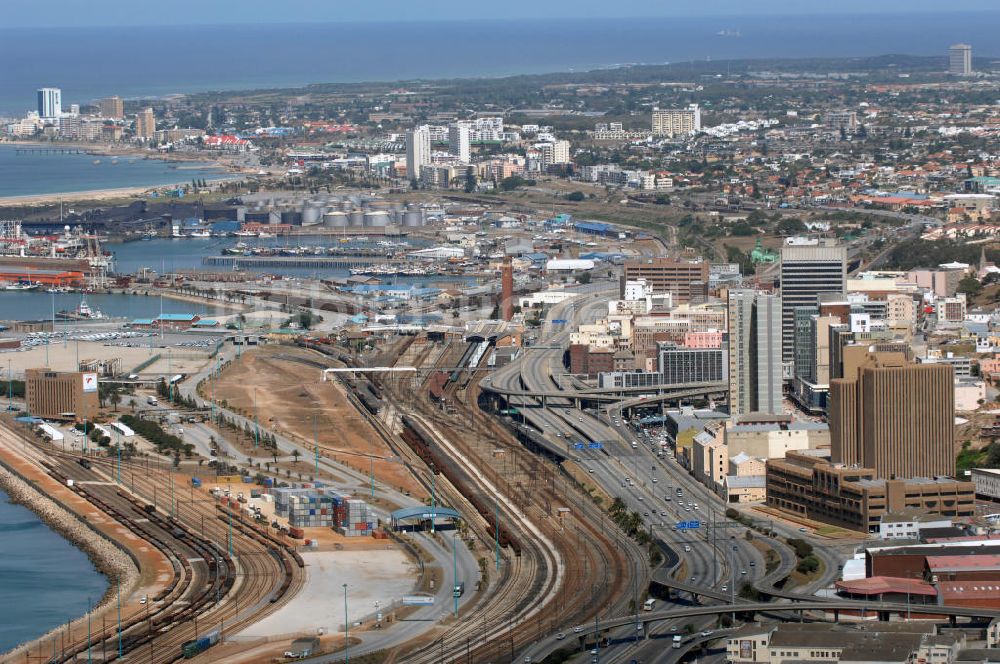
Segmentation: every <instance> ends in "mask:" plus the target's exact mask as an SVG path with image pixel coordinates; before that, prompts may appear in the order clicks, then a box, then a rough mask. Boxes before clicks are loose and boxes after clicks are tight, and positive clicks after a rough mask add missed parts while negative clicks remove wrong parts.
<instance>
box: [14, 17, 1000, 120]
mask: <svg viewBox="0 0 1000 664" xmlns="http://www.w3.org/2000/svg"><path fill="white" fill-rule="evenodd" d="M748 4H749V3H748ZM998 20H1000V12H997V11H991V12H978V13H976V12H952V13H948V12H941V13H933V14H930V13H917V12H915V13H907V14H866V15H863V16H851V15H838V16H802V15H798V16H733V17H727V18H725V19H719V18H655V19H614V18H610V19H599V20H598V19H574V18H573V17H567V18H566V19H565V20H558V21H556V20H537V19H535V20H532V19H528V20H516V21H515V20H500V21H497V20H492V21H485V20H477V21H447V22H418V23H402V22H399V23H393V22H383V23H340V24H323V23H319V24H317V23H311V24H302V25H294V24H266V25H249V26H248V25H218V26H197V27H184V26H181V27H174V26H157V27H152V26H151V27H117V28H73V29H70V28H60V29H41V28H40V29H8V30H3V29H0V66H2V67H3V72H4V73H3V85H0V114H3V113H7V114H19V113H23V112H24V111H26V110H28V109H31V108H34V103H35V102H34V99H35V90H36V89H37V88H39V87H43V86H56V87H61V88H62V90H63V105H64V106H68V105H69V104H71V103H85V102H87V101H89V100H93V99H97V98H100V97H102V96H107V95H112V94H118V95H122V96H124V97H128V98H135V97H149V96H162V95H169V94H175V93H184V92H197V91H205V90H223V89H225V90H233V89H244V88H258V87H288V86H296V85H304V84H309V83H332V82H357V81H374V80H382V81H392V80H403V79H412V78H441V77H453V76H455V77H458V76H461V77H476V76H503V75H510V74H519V73H540V72H553V71H566V70H571V69H578V70H579V69H589V68H595V67H604V66H613V65H619V64H624V63H649V64H656V63H664V62H678V61H689V60H704V59H705V58H712V59H713V60H719V59H728V58H770V57H787V58H797V57H814V56H815V57H823V56H837V57H850V56H865V55H881V54H888V53H905V54H912V55H940V56H944V55H945V54H946V53H947V48H948V46H949V44H952V43H954V42H956V41H964V42H967V43H969V44H971V45H972V46H973V49H974V50H973V53H974V55H977V56H991V55H992V56H998V55H1000V31H997V30H996V26H997V24H998ZM722 30H731V31H739V32H740V34H741V36H740V37H738V38H737V37H720V36H718V35H717V34H716V33H718V32H719V31H722Z"/></svg>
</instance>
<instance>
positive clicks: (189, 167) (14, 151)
mask: <svg viewBox="0 0 1000 664" xmlns="http://www.w3.org/2000/svg"><path fill="white" fill-rule="evenodd" d="M21 147H28V146H15V145H0V198H2V197H5V196H36V195H42V194H62V193H69V192H76V191H99V190H102V189H122V188H131V187H155V186H161V185H167V184H187V183H190V182H191V180H196V179H198V180H200V179H205V180H217V179H221V178H226V177H228V176H227V174H226V172H225V171H224V170H221V169H219V168H215V167H213V166H212V164H208V163H188V162H172V161H164V160H162V159H143V158H141V157H133V156H121V157H117V158H115V157H108V156H95V155H91V154H83V153H79V154H77V153H61V152H52V153H50V152H31V151H27V152H25V151H19V150H20V148H21ZM38 147H45V146H44V145H39V146H38ZM57 147H58V146H57ZM95 162H96V163H95Z"/></svg>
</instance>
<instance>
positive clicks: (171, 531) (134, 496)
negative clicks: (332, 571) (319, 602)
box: [37, 447, 304, 664]
mask: <svg viewBox="0 0 1000 664" xmlns="http://www.w3.org/2000/svg"><path fill="white" fill-rule="evenodd" d="M38 450H39V452H43V453H44V455H45V456H46V457H47V459H37V461H39V462H40V463H42V465H44V466H45V468H46V469H47V471H48V472H49V473H50V474H51V475H52V476H53V477H55V478H56V479H58V480H59V481H61V482H65V481H66V479H68V478H69V477H70V476H72V477H73V478H76V479H77V480H79V479H81V478H83V480H84V481H85V482H87V483H86V484H80V482H79V481H77V482H74V487H73V488H74V490H75V491H76V492H77V493H78V494H80V495H81V496H83V497H85V498H86V499H87V500H89V501H90V502H91V503H93V504H94V505H95V506H97V507H98V508H99V509H101V510H102V511H103V512H105V513H107V514H108V515H109V516H111V517H112V518H114V519H115V520H116V521H118V522H119V523H121V524H122V525H123V526H124V527H126V528H128V529H129V530H131V531H132V532H133V533H135V534H136V535H137V536H138V537H140V538H141V539H143V540H144V541H146V542H148V543H149V544H150V545H152V546H153V547H155V548H156V549H158V550H159V551H160V552H161V553H163V554H164V556H165V557H166V558H167V560H168V561H170V563H171V565H172V567H173V571H174V580H173V582H172V583H171V584H170V585H169V586H168V587H167V588H166V589H165V590H164V591H163V592H161V593H160V594H158V595H157V596H155V597H152V598H150V602H149V603H147V604H146V608H147V611H146V612H145V613H143V614H142V615H130V616H129V617H128V618H127V619H123V621H122V625H121V649H122V657H121V658H120V659H121V661H126V662H127V661H134V662H146V663H151V664H161V663H169V662H175V661H177V660H179V659H182V652H181V647H182V646H183V645H184V644H185V643H186V642H188V641H190V640H193V639H195V638H197V637H198V636H204V635H205V634H207V633H209V632H211V631H214V630H219V631H220V633H221V634H222V635H223V636H225V634H228V633H231V632H233V631H239V630H240V629H242V628H244V627H246V626H247V625H249V624H251V623H253V622H256V621H257V620H259V619H260V618H261V617H263V616H264V615H267V614H268V613H270V612H272V611H273V610H275V609H276V608H277V607H279V606H280V605H281V604H283V603H284V602H286V601H287V600H288V599H289V598H290V597H292V596H294V594H295V593H296V592H297V591H298V590H299V589H300V588H301V585H302V583H303V576H304V575H303V574H302V573H301V568H302V559H301V557H300V556H299V555H298V553H297V552H295V551H294V549H293V548H292V547H291V546H290V545H289V544H288V543H287V542H285V541H281V540H279V539H278V538H276V537H274V536H272V535H270V534H269V533H268V532H266V530H262V529H260V528H259V527H256V526H255V525H253V524H249V523H247V522H245V521H244V520H243V519H242V517H241V516H240V515H233V520H232V525H231V526H230V514H229V513H228V511H227V510H225V509H223V508H221V507H220V506H218V505H217V504H216V503H215V501H213V500H211V499H204V498H203V499H200V500H193V499H191V500H184V499H183V498H181V499H177V498H176V497H174V498H171V500H170V502H169V507H168V508H165V507H164V505H163V504H162V500H163V499H165V498H167V497H168V496H171V495H173V496H176V495H177V494H179V493H182V492H181V491H180V489H181V487H169V486H168V482H169V475H167V474H166V473H164V472H159V471H152V472H149V470H148V469H147V468H145V467H144V466H143V465H142V464H139V463H135V462H131V461H129V462H123V463H122V465H121V469H122V475H123V477H127V478H128V481H127V482H123V483H122V484H120V485H119V484H117V483H116V482H115V479H114V478H115V477H116V476H117V462H116V461H115V460H114V459H111V458H107V457H96V456H89V457H87V459H88V461H89V464H90V468H83V467H82V466H80V465H79V464H78V461H79V460H80V458H81V456H80V455H79V454H73V453H67V452H63V451H61V450H56V449H49V448H47V447H46V448H44V449H43V448H40V447H39V448H38ZM126 473H127V475H126ZM189 496H191V498H193V497H194V493H193V491H191V493H190V494H189ZM157 500H159V501H160V502H159V503H158V504H156V505H155V508H152V509H151V506H153V505H154V501H157ZM230 543H232V550H233V555H232V556H230V554H229V548H230ZM118 637H119V631H118V625H117V621H116V622H115V624H114V625H113V626H111V627H109V628H104V627H102V628H101V629H100V630H97V632H96V633H95V634H92V635H91V637H90V639H89V648H90V650H91V652H97V651H104V652H107V653H109V655H117V652H118V647H119V644H118ZM87 650H88V642H87V639H79V638H78V639H76V640H75V641H73V642H72V643H70V644H67V645H66V646H64V648H63V654H62V655H60V656H59V657H57V658H56V659H55V660H54V661H58V662H68V661H75V658H77V657H79V656H86V653H87ZM199 659H201V660H202V661H206V662H210V661H214V659H213V657H212V656H211V650H209V651H207V654H202V655H199Z"/></svg>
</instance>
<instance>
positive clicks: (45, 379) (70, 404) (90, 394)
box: [24, 368, 100, 420]
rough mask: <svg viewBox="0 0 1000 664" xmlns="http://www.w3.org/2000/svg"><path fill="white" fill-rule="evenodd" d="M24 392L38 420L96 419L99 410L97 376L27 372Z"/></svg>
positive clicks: (43, 369) (26, 401)
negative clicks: (39, 418) (41, 418)
mask: <svg viewBox="0 0 1000 664" xmlns="http://www.w3.org/2000/svg"><path fill="white" fill-rule="evenodd" d="M24 389H25V403H26V405H27V409H28V412H29V413H30V414H31V415H33V416H35V417H43V418H45V419H50V420H84V419H89V420H93V418H94V415H96V414H97V411H98V408H99V407H100V402H99V400H98V395H97V390H98V383H97V374H96V373H90V372H82V371H67V372H56V371H52V370H51V369H48V368H42V369H28V370H27V371H25V374H24Z"/></svg>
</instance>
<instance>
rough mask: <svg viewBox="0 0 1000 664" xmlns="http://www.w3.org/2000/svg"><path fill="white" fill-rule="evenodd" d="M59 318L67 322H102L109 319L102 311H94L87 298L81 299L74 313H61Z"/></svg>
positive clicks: (58, 315)
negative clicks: (103, 319)
mask: <svg viewBox="0 0 1000 664" xmlns="http://www.w3.org/2000/svg"><path fill="white" fill-rule="evenodd" d="M56 317H57V318H62V319H65V320H100V319H102V318H107V316H105V315H104V313H103V312H102V311H101V310H100V309H93V308H91V306H90V305H89V304H87V298H85V297H84V298H81V299H80V304H78V305H76V309H74V310H73V311H65V310H64V311H60V312H58V313H56Z"/></svg>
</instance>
